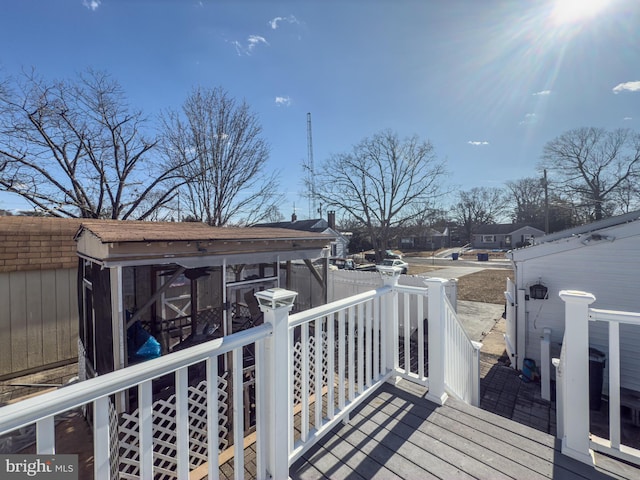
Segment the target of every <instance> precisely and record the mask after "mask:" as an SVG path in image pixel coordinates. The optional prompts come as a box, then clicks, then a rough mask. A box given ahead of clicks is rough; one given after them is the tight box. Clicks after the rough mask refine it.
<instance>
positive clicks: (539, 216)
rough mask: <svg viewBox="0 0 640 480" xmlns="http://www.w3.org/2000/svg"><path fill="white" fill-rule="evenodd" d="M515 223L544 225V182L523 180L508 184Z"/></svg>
mask: <svg viewBox="0 0 640 480" xmlns="http://www.w3.org/2000/svg"><path fill="white" fill-rule="evenodd" d="M506 186H507V190H508V191H509V199H510V201H511V202H512V204H513V214H512V218H513V221H514V222H515V223H528V224H534V225H543V224H544V215H545V212H544V208H545V207H544V180H542V179H540V178H535V177H528V178H521V179H520V180H514V181H510V182H507V183H506Z"/></svg>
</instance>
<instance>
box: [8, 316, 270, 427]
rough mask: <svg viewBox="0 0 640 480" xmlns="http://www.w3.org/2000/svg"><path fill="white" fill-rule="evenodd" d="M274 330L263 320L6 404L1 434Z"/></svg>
mask: <svg viewBox="0 0 640 480" xmlns="http://www.w3.org/2000/svg"><path fill="white" fill-rule="evenodd" d="M271 332H272V327H271V325H270V324H263V325H260V326H257V327H254V328H251V329H248V330H244V331H242V332H238V333H235V334H233V335H229V336H226V337H223V338H218V339H215V340H211V341H209V342H205V343H201V344H199V345H195V346H193V347H190V348H187V349H184V350H180V351H177V352H173V353H170V354H168V355H164V356H162V357H160V358H154V359H151V360H147V361H146V362H143V363H139V364H136V365H132V366H130V367H127V369H126V376H124V375H123V371H122V370H116V371H115V372H110V373H105V374H104V375H99V376H97V377H94V378H90V379H88V380H85V381H82V382H79V383H75V384H72V385H68V386H66V387H63V388H60V389H59V390H56V391H52V392H48V393H44V394H42V395H39V396H37V397H32V398H27V399H25V400H22V401H20V402H17V403H14V404H11V405H6V406H4V407H2V415H0V434H3V433H6V432H10V431H13V430H16V429H18V428H21V427H24V426H26V425H31V424H33V423H35V422H36V421H37V420H39V419H42V418H45V417H50V416H53V415H57V414H59V413H62V412H66V411H68V410H72V409H74V408H77V407H79V406H81V405H86V404H88V403H90V402H92V401H94V400H96V399H98V398H102V397H105V396H107V395H110V394H112V393H115V392H119V391H122V390H125V389H127V388H131V387H133V386H137V385H138V384H140V383H143V382H145V381H147V380H152V379H154V378H158V377H161V376H162V375H166V374H168V373H171V372H174V371H176V370H179V369H181V368H184V367H188V366H190V365H193V364H196V363H198V362H201V361H204V360H206V359H207V358H209V357H211V356H213V355H222V354H224V353H228V352H230V351H232V350H234V349H237V348H240V347H243V346H245V345H249V344H250V343H253V342H255V341H257V340H260V339H263V338H266V337H267V336H269V335H270V334H271Z"/></svg>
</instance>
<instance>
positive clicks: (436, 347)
mask: <svg viewBox="0 0 640 480" xmlns="http://www.w3.org/2000/svg"><path fill="white" fill-rule="evenodd" d="M446 283H447V280H445V279H443V278H429V279H427V280H425V284H426V285H427V288H428V295H429V296H428V301H429V304H428V305H429V308H428V314H427V319H428V322H427V324H428V329H429V392H428V393H427V400H430V401H432V402H433V403H437V404H438V405H444V402H446V401H447V398H448V395H447V392H446V391H445V383H444V382H445V376H444V375H445V373H444V369H445V365H446V357H445V354H446V349H445V325H444V308H443V305H442V302H443V299H444V296H445V289H444V287H445V284H446Z"/></svg>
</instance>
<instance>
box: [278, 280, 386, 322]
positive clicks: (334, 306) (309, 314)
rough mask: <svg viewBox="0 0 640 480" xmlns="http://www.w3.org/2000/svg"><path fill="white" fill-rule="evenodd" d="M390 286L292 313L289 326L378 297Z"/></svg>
mask: <svg viewBox="0 0 640 480" xmlns="http://www.w3.org/2000/svg"><path fill="white" fill-rule="evenodd" d="M391 290H392V288H391V287H389V286H386V285H385V286H383V287H380V288H377V289H375V290H369V291H367V292H363V293H359V294H357V295H353V296H352V297H348V298H345V299H342V300H336V301H335V302H331V303H327V304H326V305H320V306H318V307H314V308H310V309H308V310H305V311H304V312H298V313H294V314H293V315H291V316H290V317H289V327H297V326H299V325H302V324H303V323H307V322H310V321H311V320H313V319H315V318H319V317H323V316H326V315H331V314H332V313H337V312H339V311H340V310H344V309H346V308H349V307H353V306H354V305H358V304H359V303H362V302H366V301H367V300H371V299H372V298H375V297H380V296H382V295H384V294H386V293H389V292H391Z"/></svg>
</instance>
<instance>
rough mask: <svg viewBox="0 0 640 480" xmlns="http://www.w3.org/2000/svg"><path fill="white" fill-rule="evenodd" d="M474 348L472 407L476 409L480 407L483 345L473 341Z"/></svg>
mask: <svg viewBox="0 0 640 480" xmlns="http://www.w3.org/2000/svg"><path fill="white" fill-rule="evenodd" d="M471 345H472V346H473V368H472V369H471V375H473V378H472V380H471V381H472V391H471V405H473V406H474V407H479V406H480V349H481V348H482V344H481V343H480V342H474V341H473V340H472V341H471Z"/></svg>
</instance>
